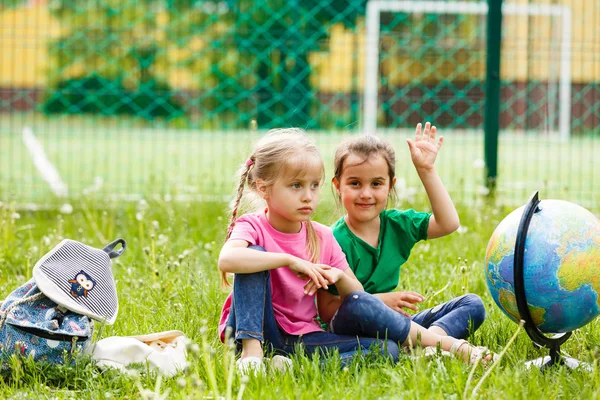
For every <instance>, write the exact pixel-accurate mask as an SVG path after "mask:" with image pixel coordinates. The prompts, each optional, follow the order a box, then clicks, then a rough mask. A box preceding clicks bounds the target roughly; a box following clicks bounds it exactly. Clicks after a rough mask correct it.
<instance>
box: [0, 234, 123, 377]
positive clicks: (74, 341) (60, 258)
mask: <svg viewBox="0 0 600 400" xmlns="http://www.w3.org/2000/svg"><path fill="white" fill-rule="evenodd" d="M118 244H121V246H122V248H121V249H120V250H118V251H115V250H114V248H115V247H116V246H117V245H118ZM125 247H126V244H125V241H124V240H123V239H117V240H115V241H114V242H112V243H110V244H109V245H108V246H106V247H105V248H104V249H102V250H101V249H96V248H93V247H90V246H87V245H85V244H83V243H80V242H77V241H74V240H69V239H65V240H63V241H62V242H61V243H59V244H58V245H57V246H56V247H55V248H54V249H52V250H51V251H50V252H49V253H48V254H46V255H45V256H44V257H42V259H41V260H40V261H38V262H37V263H36V265H35V266H34V268H33V279H31V280H30V281H28V282H27V283H25V284H24V285H22V286H20V287H19V288H17V289H16V290H14V291H13V292H12V293H11V294H10V295H8V297H7V298H6V299H5V300H4V302H2V304H1V305H0V352H1V353H0V354H1V356H0V363H1V366H0V368H1V369H2V370H7V369H8V368H9V364H8V359H9V358H10V357H11V356H12V355H18V356H24V357H31V358H33V360H34V361H43V362H49V363H54V364H69V363H71V362H72V360H73V356H74V355H76V354H80V353H82V352H83V351H84V350H85V349H86V347H87V346H88V345H90V344H91V342H92V334H93V331H94V320H96V321H101V322H105V323H108V324H112V323H114V321H115V319H116V316H117V312H118V300H117V293H116V286H115V282H114V278H113V275H112V271H111V262H110V260H111V259H112V258H116V257H118V256H120V255H121V254H123V252H124V251H125Z"/></svg>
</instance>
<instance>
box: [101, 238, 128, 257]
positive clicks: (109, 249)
mask: <svg viewBox="0 0 600 400" xmlns="http://www.w3.org/2000/svg"><path fill="white" fill-rule="evenodd" d="M119 244H120V245H121V249H120V250H114V248H115V247H117V246H118V245H119ZM126 247H127V243H125V240H124V239H121V238H119V239H117V240H115V241H114V242H111V243H109V244H107V245H106V247H105V248H103V249H102V250H104V251H105V252H106V253H108V256H109V257H110V258H117V257H119V256H120V255H121V254H123V252H125V248H126Z"/></svg>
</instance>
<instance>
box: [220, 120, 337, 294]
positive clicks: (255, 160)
mask: <svg viewBox="0 0 600 400" xmlns="http://www.w3.org/2000/svg"><path fill="white" fill-rule="evenodd" d="M299 158H300V160H299ZM315 158H318V160H319V162H320V164H321V171H322V172H321V175H323V174H324V171H325V166H324V165H323V160H322V159H321V154H320V153H319V150H318V149H317V147H316V146H315V144H314V143H313V142H312V141H311V140H309V138H308V136H307V135H306V132H305V131H304V130H303V129H300V128H283V129H272V130H270V131H269V132H268V133H267V134H266V135H265V136H264V137H263V138H262V139H260V140H259V141H258V142H257V143H256V145H255V146H254V151H253V152H252V154H251V155H250V157H249V158H248V160H247V161H246V162H245V163H244V164H243V165H242V166H241V168H240V169H239V171H238V174H239V176H240V181H239V185H238V188H237V191H236V194H235V197H234V199H233V201H232V202H231V218H230V220H229V226H228V227H227V236H226V237H225V241H227V240H228V239H229V237H230V236H231V232H232V231H233V227H234V226H235V221H236V220H237V217H238V212H239V210H240V205H241V203H242V197H243V196H244V188H245V187H246V186H248V188H249V189H250V190H252V191H254V192H256V191H257V187H256V182H257V180H258V179H260V180H262V181H263V182H264V183H265V185H266V186H271V185H273V183H275V181H276V180H277V178H279V177H280V176H282V175H283V174H285V173H289V172H292V171H295V172H296V173H297V174H298V173H300V172H301V171H302V170H304V169H305V168H303V167H305V166H306V164H307V163H308V162H309V161H310V160H311V159H312V160H314V159H315ZM297 161H301V163H302V166H301V167H298V166H297V163H295V162H297ZM306 234H307V246H306V250H307V253H308V254H309V255H310V261H311V262H313V263H317V262H319V258H320V252H321V251H320V250H321V249H320V245H319V237H318V235H317V232H316V231H315V228H314V227H313V225H312V223H311V221H310V220H309V221H308V222H307V224H306ZM221 283H222V284H223V285H224V286H230V283H229V281H228V280H227V274H226V273H225V272H223V271H221Z"/></svg>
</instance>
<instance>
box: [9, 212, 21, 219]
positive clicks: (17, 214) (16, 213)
mask: <svg viewBox="0 0 600 400" xmlns="http://www.w3.org/2000/svg"><path fill="white" fill-rule="evenodd" d="M10 218H11V219H19V218H21V214H19V213H18V212H15V213H12V214H11V215H10Z"/></svg>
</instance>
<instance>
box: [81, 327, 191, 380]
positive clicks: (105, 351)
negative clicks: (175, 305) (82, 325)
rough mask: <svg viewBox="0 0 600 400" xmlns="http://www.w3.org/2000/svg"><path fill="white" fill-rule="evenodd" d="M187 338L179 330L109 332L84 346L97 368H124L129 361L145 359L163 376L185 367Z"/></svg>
mask: <svg viewBox="0 0 600 400" xmlns="http://www.w3.org/2000/svg"><path fill="white" fill-rule="evenodd" d="M186 341H187V338H186V337H185V336H184V334H183V332H181V331H166V332H159V333H152V334H149V335H141V336H111V337H108V338H106V339H102V340H99V341H98V342H96V343H94V344H93V345H91V346H89V347H88V349H89V350H88V352H89V353H91V355H92V359H94V360H96V361H97V365H98V366H99V367H101V368H108V367H113V368H117V369H119V370H122V371H124V370H125V368H126V367H127V366H128V365H130V364H133V363H146V362H147V363H148V365H149V366H150V367H151V368H152V369H156V370H158V372H159V373H160V374H163V375H165V376H173V375H175V374H177V373H178V372H179V371H181V370H183V369H184V368H185V367H187V365H188V362H187V360H186V356H187V354H186V350H185V347H186Z"/></svg>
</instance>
